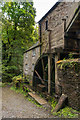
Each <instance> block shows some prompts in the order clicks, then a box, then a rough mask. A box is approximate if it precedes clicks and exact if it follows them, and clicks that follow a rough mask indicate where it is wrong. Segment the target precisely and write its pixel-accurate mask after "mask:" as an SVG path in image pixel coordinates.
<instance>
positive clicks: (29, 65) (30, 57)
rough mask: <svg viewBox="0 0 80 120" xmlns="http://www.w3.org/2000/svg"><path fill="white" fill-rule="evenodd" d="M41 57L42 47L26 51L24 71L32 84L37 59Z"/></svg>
mask: <svg viewBox="0 0 80 120" xmlns="http://www.w3.org/2000/svg"><path fill="white" fill-rule="evenodd" d="M39 57H40V47H36V48H33V49H31V50H29V51H27V52H25V53H24V61H23V73H24V75H25V76H27V77H28V78H29V79H30V83H31V84H32V78H33V71H34V67H35V63H36V61H37V59H38V58H39Z"/></svg>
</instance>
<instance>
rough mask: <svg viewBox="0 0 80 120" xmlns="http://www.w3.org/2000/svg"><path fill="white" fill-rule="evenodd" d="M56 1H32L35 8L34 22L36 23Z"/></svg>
mask: <svg viewBox="0 0 80 120" xmlns="http://www.w3.org/2000/svg"><path fill="white" fill-rule="evenodd" d="M57 1H58V0H33V2H34V7H35V8H36V18H35V21H36V22H38V21H39V20H40V19H41V18H42V17H43V16H44V15H45V14H46V13H47V12H48V11H49V10H50V9H51V8H52V7H53V5H54V4H55V3H56V2H57Z"/></svg>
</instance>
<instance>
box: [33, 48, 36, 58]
mask: <svg viewBox="0 0 80 120" xmlns="http://www.w3.org/2000/svg"><path fill="white" fill-rule="evenodd" d="M35 55H36V51H35V49H34V50H33V55H32V56H33V57H34V56H35Z"/></svg>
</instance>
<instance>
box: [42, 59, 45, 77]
mask: <svg viewBox="0 0 80 120" xmlns="http://www.w3.org/2000/svg"><path fill="white" fill-rule="evenodd" d="M41 62H42V69H43V79H45V67H44V61H43V59H41Z"/></svg>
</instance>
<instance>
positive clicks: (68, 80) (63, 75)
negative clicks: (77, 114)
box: [57, 59, 80, 110]
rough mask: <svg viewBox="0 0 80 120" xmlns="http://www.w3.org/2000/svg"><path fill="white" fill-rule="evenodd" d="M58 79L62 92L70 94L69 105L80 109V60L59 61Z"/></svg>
mask: <svg viewBox="0 0 80 120" xmlns="http://www.w3.org/2000/svg"><path fill="white" fill-rule="evenodd" d="M57 64H58V65H57V66H58V81H59V84H60V86H61V88H62V89H61V92H62V94H66V95H67V96H68V105H69V106H71V107H72V108H74V109H76V110H80V60H79V59H74V60H67V61H61V62H59V61H58V62H57Z"/></svg>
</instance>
